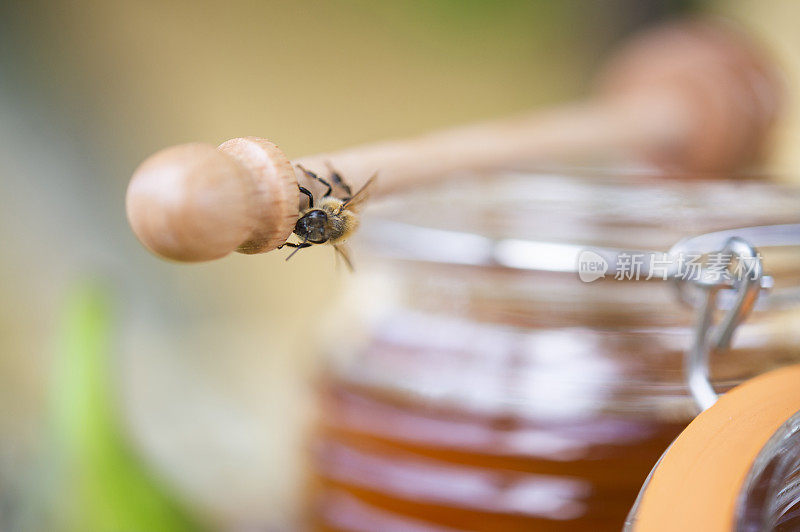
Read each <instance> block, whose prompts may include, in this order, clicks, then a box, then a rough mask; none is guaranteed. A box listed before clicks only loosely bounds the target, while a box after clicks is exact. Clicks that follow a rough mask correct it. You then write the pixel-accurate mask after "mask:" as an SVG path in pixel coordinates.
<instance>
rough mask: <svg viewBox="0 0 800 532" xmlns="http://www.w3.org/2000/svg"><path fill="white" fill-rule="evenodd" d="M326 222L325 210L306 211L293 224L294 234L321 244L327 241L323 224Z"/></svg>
mask: <svg viewBox="0 0 800 532" xmlns="http://www.w3.org/2000/svg"><path fill="white" fill-rule="evenodd" d="M327 224H328V215H327V214H325V211H322V210H319V209H315V210H313V211H309V212H307V213H306V214H305V215H304V216H303V217H302V218H300V219H299V220H297V223H296V224H295V226H294V234H296V235H297V236H299V237H300V238H302V239H304V240H308V241H309V242H311V243H313V244H322V243H324V242H327V241H328V237H327V235H326V233H327V231H326V230H325V226H326V225H327Z"/></svg>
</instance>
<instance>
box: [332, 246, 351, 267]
mask: <svg viewBox="0 0 800 532" xmlns="http://www.w3.org/2000/svg"><path fill="white" fill-rule="evenodd" d="M333 249H335V250H336V254H337V255H338V256H340V257H342V259H343V260H344V263H345V264H347V269H348V270H350V271H351V272H352V271H354V270H355V269H354V268H353V262H352V261H351V260H350V250H349V249H348V248H347V246H345V245H344V244H334V245H333Z"/></svg>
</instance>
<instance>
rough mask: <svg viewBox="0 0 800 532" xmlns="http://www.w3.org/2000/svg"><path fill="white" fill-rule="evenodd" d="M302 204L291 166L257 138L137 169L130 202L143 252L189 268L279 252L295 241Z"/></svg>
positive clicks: (190, 149) (174, 154)
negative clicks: (231, 257) (240, 255)
mask: <svg viewBox="0 0 800 532" xmlns="http://www.w3.org/2000/svg"><path fill="white" fill-rule="evenodd" d="M298 203H299V198H298V190H297V181H296V178H295V176H294V171H293V169H292V166H291V164H290V163H289V160H288V159H287V158H286V156H285V155H284V154H283V153H282V152H281V151H280V150H279V149H278V148H277V147H276V146H275V145H274V144H272V143H271V142H269V141H267V140H265V139H259V138H254V137H248V138H239V139H232V140H229V141H227V142H225V143H224V144H222V145H221V146H220V147H219V148H216V147H214V146H212V145H210V144H200V143H193V144H183V145H180V146H174V147H171V148H167V149H165V150H162V151H160V152H158V153H156V154H154V155H152V156H151V157H149V158H148V159H147V160H145V161H144V162H143V163H142V164H141V165H140V166H139V168H137V169H136V172H135V173H134V175H133V178H132V179H131V182H130V184H129V185H128V192H127V196H126V209H127V213H128V221H129V222H130V225H131V227H132V228H133V231H134V233H136V236H137V237H138V238H139V240H140V241H141V242H142V244H144V245H145V246H146V247H147V248H148V249H149V250H151V251H152V252H154V253H156V254H157V255H160V256H162V257H164V258H168V259H172V260H178V261H184V262H197V261H205V260H212V259H217V258H220V257H223V256H225V255H227V254H228V253H230V252H231V251H240V252H242V253H259V252H263V251H269V250H271V249H275V248H276V247H277V246H278V245H280V244H282V243H283V242H284V241H285V240H286V238H288V236H289V235H290V234H291V232H292V229H293V227H294V223H295V221H296V220H297V215H298V213H297V208H298Z"/></svg>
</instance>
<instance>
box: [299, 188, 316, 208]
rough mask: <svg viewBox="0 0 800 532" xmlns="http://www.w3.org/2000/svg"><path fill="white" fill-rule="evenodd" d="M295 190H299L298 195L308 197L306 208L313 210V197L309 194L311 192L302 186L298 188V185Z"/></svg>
mask: <svg viewBox="0 0 800 532" xmlns="http://www.w3.org/2000/svg"><path fill="white" fill-rule="evenodd" d="M297 188H299V189H300V193H301V194H305V195H306V196H308V208H309V209H313V208H314V195H313V194H311V191H310V190H308V189H307V188H306V187H303V186H300V185H297Z"/></svg>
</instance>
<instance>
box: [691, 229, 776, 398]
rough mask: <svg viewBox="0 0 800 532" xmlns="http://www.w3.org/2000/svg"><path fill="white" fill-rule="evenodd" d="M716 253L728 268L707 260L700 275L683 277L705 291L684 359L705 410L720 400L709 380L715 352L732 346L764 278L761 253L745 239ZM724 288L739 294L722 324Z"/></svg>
mask: <svg viewBox="0 0 800 532" xmlns="http://www.w3.org/2000/svg"><path fill="white" fill-rule="evenodd" d="M714 255H718V256H719V257H721V258H722V260H724V261H725V268H722V269H720V268H719V267H710V266H712V265H710V264H709V263H708V262H707V263H706V266H705V267H704V268H702V269H701V270H700V275H699V276H697V277H696V278H694V279H691V280H679V283H682V282H690V283H692V284H693V285H694V286H696V287H698V288H699V289H701V290H702V291H703V292H704V298H703V300H702V304H701V305H700V307H699V309H698V314H697V324H696V327H695V333H694V341H693V343H692V346H691V348H690V349H689V350H688V351H687V352H686V355H685V359H684V367H685V373H686V383H687V385H688V387H689V391H690V392H691V394H692V397H693V398H694V400H695V403H697V406H698V407H699V408H700V410H701V411H702V410H705V409H707V408H709V407H710V406H711V405H713V404H714V403H715V402H716V401H717V393H716V391H715V390H714V387H713V386H712V385H711V382H710V381H709V362H710V356H711V353H712V352H713V351H718V350H725V349H728V348H729V347H730V344H731V340H732V338H733V334H734V332H735V331H736V328H737V327H738V326H739V324H740V323H742V322H743V321H744V320H745V318H746V317H747V315H748V314H749V313H750V311H751V310H752V309H753V306H754V305H755V302H756V299H758V295H759V293H760V291H761V283H762V278H763V277H764V273H763V265H762V261H761V257H760V255H759V254H758V252H757V251H756V249H755V248H754V247H753V246H752V245H750V244H749V243H748V242H747V241H745V240H744V239H742V238H739V237H731V238H730V239H728V241H727V243H726V244H725V247H724V248H723V249H722V251H720V252H718V253H716V254H714ZM716 266H719V264H717V265H716ZM723 290H735V291H736V295H735V298H734V299H733V302H732V304H731V305H730V307H729V308H728V309H727V310H726V311H725V313H724V315H723V316H722V319H721V320H720V321H719V323H714V317H715V314H716V313H717V311H718V309H719V307H718V301H717V300H718V295H719V294H720V292H721V291H723Z"/></svg>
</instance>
